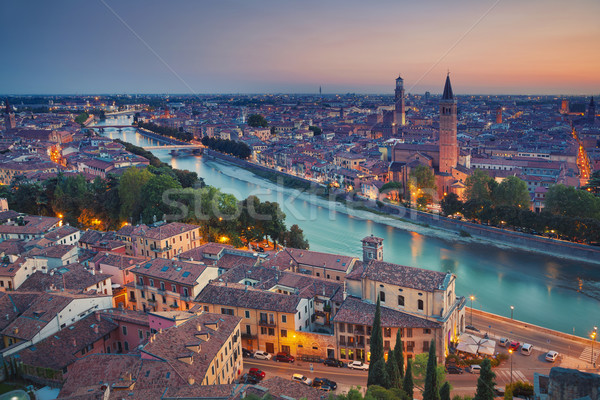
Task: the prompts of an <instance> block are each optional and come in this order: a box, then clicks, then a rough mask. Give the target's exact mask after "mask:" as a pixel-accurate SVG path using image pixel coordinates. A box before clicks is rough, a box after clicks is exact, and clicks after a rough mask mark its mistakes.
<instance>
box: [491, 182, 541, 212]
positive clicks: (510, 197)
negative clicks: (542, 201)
mask: <svg viewBox="0 0 600 400" xmlns="http://www.w3.org/2000/svg"><path fill="white" fill-rule="evenodd" d="M492 197H493V201H494V205H495V206H513V207H521V208H529V204H530V203H531V197H530V196H529V191H528V190H527V184H526V183H525V181H523V180H521V179H519V178H517V177H516V176H509V177H507V178H506V179H504V180H503V181H502V182H501V183H500V184H499V185H498V186H496V187H495V189H494V191H493V193H492Z"/></svg>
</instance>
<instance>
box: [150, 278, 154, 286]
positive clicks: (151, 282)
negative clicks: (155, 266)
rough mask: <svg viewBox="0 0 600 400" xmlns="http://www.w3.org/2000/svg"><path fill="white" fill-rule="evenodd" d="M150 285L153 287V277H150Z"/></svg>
mask: <svg viewBox="0 0 600 400" xmlns="http://www.w3.org/2000/svg"><path fill="white" fill-rule="evenodd" d="M150 286H152V287H154V279H150Z"/></svg>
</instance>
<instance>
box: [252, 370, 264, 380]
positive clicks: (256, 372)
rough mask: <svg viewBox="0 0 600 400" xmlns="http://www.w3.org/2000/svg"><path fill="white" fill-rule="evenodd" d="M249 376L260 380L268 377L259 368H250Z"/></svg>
mask: <svg viewBox="0 0 600 400" xmlns="http://www.w3.org/2000/svg"><path fill="white" fill-rule="evenodd" d="M248 374H249V375H252V376H255V377H257V378H258V379H259V380H262V379H263V378H264V377H265V375H266V374H265V372H264V371H261V370H260V369H258V368H250V370H249V371H248Z"/></svg>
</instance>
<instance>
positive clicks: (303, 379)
mask: <svg viewBox="0 0 600 400" xmlns="http://www.w3.org/2000/svg"><path fill="white" fill-rule="evenodd" d="M292 380H293V381H296V382H300V383H304V384H305V385H308V386H311V385H312V379H310V378H307V377H306V376H304V375H302V374H294V375H292Z"/></svg>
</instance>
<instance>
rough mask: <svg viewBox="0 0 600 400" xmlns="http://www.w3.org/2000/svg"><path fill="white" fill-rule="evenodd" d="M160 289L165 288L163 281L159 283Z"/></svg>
mask: <svg viewBox="0 0 600 400" xmlns="http://www.w3.org/2000/svg"><path fill="white" fill-rule="evenodd" d="M160 290H165V283H164V282H161V283H160Z"/></svg>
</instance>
